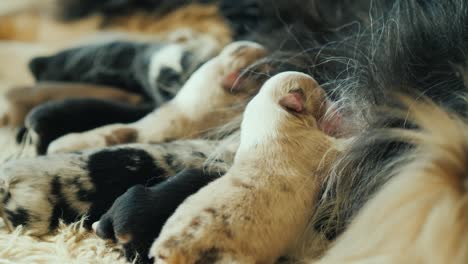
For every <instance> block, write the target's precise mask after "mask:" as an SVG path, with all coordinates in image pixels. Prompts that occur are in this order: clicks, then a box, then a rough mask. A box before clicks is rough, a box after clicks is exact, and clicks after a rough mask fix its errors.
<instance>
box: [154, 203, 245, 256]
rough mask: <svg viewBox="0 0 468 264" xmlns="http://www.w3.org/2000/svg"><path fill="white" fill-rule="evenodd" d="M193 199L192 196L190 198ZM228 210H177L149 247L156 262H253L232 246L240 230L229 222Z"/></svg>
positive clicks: (209, 208)
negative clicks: (235, 228)
mask: <svg viewBox="0 0 468 264" xmlns="http://www.w3.org/2000/svg"><path fill="white" fill-rule="evenodd" d="M189 199H190V198H189ZM228 218H229V213H228V212H223V211H222V210H220V209H219V208H211V207H208V208H205V209H204V210H202V211H194V210H191V209H190V208H184V210H183V211H177V212H176V213H175V214H174V217H171V218H170V220H169V221H168V222H167V224H166V225H165V226H164V231H163V233H161V235H160V237H159V238H158V239H157V240H156V241H155V243H154V244H153V246H152V247H151V249H150V256H151V257H154V258H155V263H171V264H175V263H254V261H253V260H250V259H249V257H246V256H242V254H238V252H237V251H236V250H232V248H235V246H234V247H232V245H231V243H230V241H232V240H233V238H234V237H235V236H236V235H237V234H238V233H237V232H236V231H235V230H232V229H230V228H229V227H227V226H226V223H225V222H226V221H228Z"/></svg>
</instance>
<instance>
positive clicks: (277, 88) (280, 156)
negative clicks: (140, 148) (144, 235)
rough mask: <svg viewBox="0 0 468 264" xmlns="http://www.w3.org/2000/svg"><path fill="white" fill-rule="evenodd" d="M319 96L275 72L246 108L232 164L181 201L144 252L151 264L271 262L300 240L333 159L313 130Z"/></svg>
mask: <svg viewBox="0 0 468 264" xmlns="http://www.w3.org/2000/svg"><path fill="white" fill-rule="evenodd" d="M325 102H326V97H325V92H324V91H323V89H322V88H321V87H320V86H319V85H318V84H317V82H316V81H315V80H314V79H313V78H311V77H310V76H308V75H305V74H302V73H296V72H285V73H281V74H278V75H276V76H274V77H273V78H271V79H270V80H268V81H267V82H266V83H265V84H264V85H263V87H262V89H261V90H260V92H259V93H258V95H257V96H255V97H254V99H252V100H251V102H250V103H249V104H248V106H247V108H246V110H245V113H244V119H243V121H242V125H241V140H240V146H239V149H238V151H237V153H236V156H235V159H234V164H233V165H232V167H231V168H230V169H229V170H228V172H227V173H226V174H225V175H224V176H223V177H221V178H219V179H217V180H215V181H213V182H211V183H209V184H208V185H207V186H205V187H204V188H202V189H200V190H199V191H198V192H197V193H195V194H194V195H192V196H190V197H189V198H187V199H186V200H185V201H184V203H182V204H181V205H180V206H179V207H178V208H177V210H176V211H175V213H174V214H173V215H172V216H171V217H170V218H169V220H168V221H167V222H166V224H165V225H164V227H163V229H162V231H161V233H160V235H159V237H158V239H157V240H156V241H155V242H154V244H153V245H152V248H151V249H150V256H153V257H154V258H155V263H171V264H176V263H184V264H194V263H243V264H248V263H252V264H254V263H273V262H274V261H276V260H277V259H278V257H280V256H282V255H287V254H288V251H289V250H290V249H292V248H293V247H294V245H295V243H297V242H299V241H298V240H300V236H301V234H302V233H303V232H304V230H305V228H306V226H307V224H308V221H309V220H310V218H311V216H312V214H313V208H314V204H315V203H316V200H317V197H318V192H319V187H320V184H321V181H322V180H323V178H324V176H326V172H327V170H328V168H329V165H330V163H331V162H332V161H333V160H334V159H335V157H336V155H337V150H336V148H335V147H336V142H335V139H334V138H330V137H329V136H327V135H326V134H325V133H324V132H322V131H320V130H319V128H318V124H317V123H318V122H317V120H319V119H320V118H321V117H322V116H323V114H324V113H325V110H326V109H325Z"/></svg>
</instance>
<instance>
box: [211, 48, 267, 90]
mask: <svg viewBox="0 0 468 264" xmlns="http://www.w3.org/2000/svg"><path fill="white" fill-rule="evenodd" d="M266 55H267V51H266V49H265V48H264V47H263V46H261V45H259V44H257V43H255V42H250V41H237V42H234V43H231V44H229V45H227V46H226V47H225V48H224V49H223V50H222V51H221V53H220V54H219V56H218V60H219V62H220V64H221V69H222V75H223V79H222V87H223V89H224V90H225V91H227V92H230V93H240V92H251V90H257V89H258V87H259V86H258V85H254V84H251V83H249V82H248V80H247V76H246V75H244V74H243V70H244V69H246V68H247V67H248V66H250V65H251V64H253V63H254V62H255V61H257V60H259V59H261V58H263V57H265V56H266Z"/></svg>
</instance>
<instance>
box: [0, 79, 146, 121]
mask: <svg viewBox="0 0 468 264" xmlns="http://www.w3.org/2000/svg"><path fill="white" fill-rule="evenodd" d="M5 98H6V101H7V104H8V109H7V111H6V113H5V115H4V116H3V117H1V118H0V125H3V126H6V125H8V126H12V127H18V126H21V125H23V124H24V119H25V117H26V115H27V114H28V113H29V112H30V111H31V110H32V109H33V108H34V107H36V106H38V105H40V104H42V103H45V102H47V101H52V100H60V99H65V98H98V99H109V100H113V101H118V102H124V103H128V104H133V105H135V104H138V103H141V102H142V99H143V98H142V97H141V96H140V95H137V94H132V93H128V92H125V91H122V90H118V89H115V88H113V87H105V86H99V85H89V84H78V83H56V82H40V83H37V84H36V85H34V86H30V87H21V88H14V89H12V90H10V91H8V92H7V93H6V94H5Z"/></svg>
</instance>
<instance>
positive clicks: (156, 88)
mask: <svg viewBox="0 0 468 264" xmlns="http://www.w3.org/2000/svg"><path fill="white" fill-rule="evenodd" d="M219 50H220V47H219V46H218V44H217V43H214V42H213V41H211V40H210V39H209V38H200V39H196V40H193V41H191V42H190V43H185V44H182V43H164V42H158V43H140V42H130V41H111V42H105V43H97V44H88V45H84V46H80V47H75V48H70V49H66V50H63V51H61V52H58V53H56V54H54V55H51V56H44V57H36V58H34V59H33V60H31V62H30V64H29V68H30V70H31V73H32V74H33V76H34V78H35V79H36V81H42V82H43V81H49V82H50V81H55V82H73V83H76V82H79V83H88V84H93V85H106V86H113V87H117V88H121V89H123V90H126V91H128V92H133V93H137V94H140V95H142V96H144V97H146V98H149V99H151V100H152V101H153V102H154V103H155V104H157V105H158V106H159V105H161V104H162V103H164V102H166V101H167V100H169V99H171V98H173V97H174V96H175V95H176V94H177V92H178V91H179V89H180V88H181V87H182V85H183V84H184V82H185V81H186V80H187V79H188V78H189V77H190V75H191V74H192V73H193V72H194V71H195V70H196V69H197V68H198V67H199V66H200V65H201V64H203V63H204V62H206V61H207V60H209V59H210V58H212V57H213V56H215V55H216V54H217V53H218V52H219Z"/></svg>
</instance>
